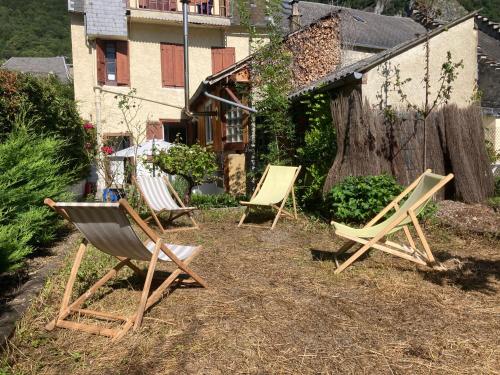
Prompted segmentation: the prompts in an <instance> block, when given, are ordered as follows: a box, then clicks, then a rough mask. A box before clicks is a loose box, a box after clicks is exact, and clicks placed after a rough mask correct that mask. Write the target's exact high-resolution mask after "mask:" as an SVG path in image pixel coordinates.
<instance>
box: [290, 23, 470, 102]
mask: <svg viewBox="0 0 500 375" xmlns="http://www.w3.org/2000/svg"><path fill="white" fill-rule="evenodd" d="M372 37H373V35H372ZM379 37H383V34H379ZM426 38H427V37H426V35H424V34H421V35H417V36H415V37H413V38H411V39H409V40H407V41H403V42H402V43H399V44H397V45H395V46H393V47H391V48H387V49H385V50H384V51H382V52H379V53H375V54H371V55H369V56H368V57H365V58H363V59H358V60H357V61H356V62H354V63H352V64H349V65H344V64H340V65H339V66H338V67H337V69H335V70H333V71H332V72H330V73H329V74H327V75H325V76H324V77H322V78H321V79H318V80H315V81H312V82H310V83H308V84H306V85H304V86H302V87H300V88H298V89H297V90H296V91H295V92H293V93H292V94H291V95H290V98H291V99H292V100H297V99H299V98H300V97H301V96H303V95H304V94H307V93H310V92H318V91H328V92H330V93H331V94H333V95H335V94H336V93H337V94H338V93H340V92H342V91H343V90H351V89H352V88H356V89H358V90H360V91H361V93H362V95H363V97H364V99H366V100H368V102H369V103H371V104H373V105H374V104H376V103H378V101H379V100H380V94H381V90H382V88H383V87H384V83H385V82H386V81H387V75H386V74H384V69H383V68H384V67H392V69H394V68H395V67H398V69H399V70H400V75H401V76H400V78H401V80H407V79H410V81H408V82H407V83H406V84H405V85H404V93H405V95H406V96H407V99H408V101H409V102H411V103H413V104H415V105H418V106H421V105H422V104H423V98H424V96H425V87H424V85H423V84H422V80H423V77H424V68H425V49H424V48H423V45H424V43H425V41H426ZM429 38H430V41H429V43H430V48H429V50H430V79H431V93H434V92H432V90H435V89H436V87H437V82H438V79H439V74H440V70H441V65H442V64H443V63H444V62H445V61H446V55H447V52H448V51H449V52H450V53H451V55H452V60H453V61H456V62H458V61H462V62H463V69H461V70H460V72H459V75H458V77H457V79H456V81H455V82H454V85H453V92H452V94H451V99H450V102H452V103H455V104H457V105H459V106H466V105H468V104H470V103H471V100H472V96H473V94H474V89H475V86H476V82H477V60H476V55H475V51H476V48H477V31H476V30H475V27H474V15H473V14H471V15H468V16H465V17H462V18H460V19H457V20H455V21H453V22H451V23H449V24H447V25H446V26H441V27H438V28H436V29H434V30H432V31H431V32H430V33H429ZM392 74H394V73H392ZM385 101H386V104H388V105H392V106H398V105H401V103H400V102H401V98H400V95H399V94H397V93H396V92H394V91H391V92H388V93H387V98H385Z"/></svg>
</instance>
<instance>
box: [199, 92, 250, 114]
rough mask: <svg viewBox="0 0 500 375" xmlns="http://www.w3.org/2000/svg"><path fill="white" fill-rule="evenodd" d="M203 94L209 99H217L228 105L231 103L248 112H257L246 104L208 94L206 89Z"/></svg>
mask: <svg viewBox="0 0 500 375" xmlns="http://www.w3.org/2000/svg"><path fill="white" fill-rule="evenodd" d="M203 94H204V95H205V96H206V97H207V98H210V99H213V100H217V101H219V102H222V103H226V104H229V105H232V106H235V107H238V108H241V109H244V110H245V111H248V112H252V113H257V110H256V109H255V108H252V107H247V106H246V105H243V104H240V103H236V102H232V101H231V100H227V99H224V98H221V97H220V96H215V95H212V94H209V93H208V92H206V91H205V92H204V93H203Z"/></svg>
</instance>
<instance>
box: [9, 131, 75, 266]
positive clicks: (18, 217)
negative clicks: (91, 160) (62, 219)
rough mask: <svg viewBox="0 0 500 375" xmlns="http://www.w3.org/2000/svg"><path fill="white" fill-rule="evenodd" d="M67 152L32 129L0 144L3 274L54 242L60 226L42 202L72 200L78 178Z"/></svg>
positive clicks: (61, 142)
mask: <svg viewBox="0 0 500 375" xmlns="http://www.w3.org/2000/svg"><path fill="white" fill-rule="evenodd" d="M63 148H64V142H63V141H61V140H59V139H56V138H54V137H46V138H39V137H37V136H35V135H34V134H32V133H30V132H29V131H28V130H27V129H18V130H16V131H14V132H12V133H11V134H10V135H9V136H8V137H7V138H6V140H5V141H4V142H3V143H2V144H0V272H4V271H8V270H13V269H16V268H17V267H19V266H20V265H21V264H22V261H23V259H24V258H25V257H26V256H27V255H28V254H29V253H31V252H32V251H33V249H34V248H35V247H38V246H44V245H46V244H48V243H49V242H50V241H52V240H53V239H54V236H55V234H56V230H57V228H58V220H57V218H56V215H55V214H54V213H52V212H51V211H50V210H49V209H48V208H47V207H44V206H43V199H44V198H45V197H52V198H54V199H68V198H69V197H68V193H66V191H67V186H68V185H69V184H70V183H71V182H72V181H73V180H74V175H72V174H71V173H69V172H67V171H65V170H66V168H67V161H66V160H65V159H64V158H63V157H61V155H63V154H62V150H63Z"/></svg>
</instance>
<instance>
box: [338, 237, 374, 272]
mask: <svg viewBox="0 0 500 375" xmlns="http://www.w3.org/2000/svg"><path fill="white" fill-rule="evenodd" d="M371 246H372V244H371V243H367V244H366V245H364V246H362V247H361V248H360V249H359V250H358V251H356V252H355V253H354V254H353V255H351V257H350V258H349V259H347V260H346V261H345V262H344V263H342V264H341V265H340V267H339V268H337V269H336V270H335V273H336V274H339V273H341V272H342V271H343V270H345V269H346V268H347V267H349V266H350V265H351V264H352V263H353V262H354V261H355V260H356V259H358V258H359V257H360V256H361V255H363V254H364V253H365V252H366V251H368V249H370V247H371Z"/></svg>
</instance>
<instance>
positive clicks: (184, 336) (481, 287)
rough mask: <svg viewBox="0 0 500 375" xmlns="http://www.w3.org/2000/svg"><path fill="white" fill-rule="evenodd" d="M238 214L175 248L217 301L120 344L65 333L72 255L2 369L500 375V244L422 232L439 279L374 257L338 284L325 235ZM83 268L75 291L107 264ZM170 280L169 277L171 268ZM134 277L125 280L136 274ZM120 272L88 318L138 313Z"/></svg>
mask: <svg viewBox="0 0 500 375" xmlns="http://www.w3.org/2000/svg"><path fill="white" fill-rule="evenodd" d="M239 214H240V211H239V210H212V211H203V212H202V213H200V220H201V224H202V229H201V230H200V231H188V232H180V233H177V234H174V235H170V236H169V237H168V240H169V241H172V242H178V243H186V244H201V245H203V246H204V251H203V252H202V253H201V254H200V255H199V256H198V257H197V258H196V259H195V261H194V262H193V264H192V268H193V269H194V270H195V271H197V272H198V273H199V274H201V275H202V276H203V277H204V278H205V279H206V280H207V282H208V284H209V288H208V289H203V288H198V287H193V286H184V287H177V288H175V289H174V290H172V291H171V293H170V294H169V295H168V296H165V297H164V298H163V299H162V300H161V301H160V302H159V303H158V304H157V305H156V306H154V307H153V308H152V309H151V310H149V311H148V312H147V313H146V316H145V319H144V323H143V326H142V328H141V329H140V330H138V331H131V333H129V334H128V335H127V336H125V338H124V339H123V340H122V341H120V342H118V343H111V341H110V340H109V339H108V338H105V337H99V336H91V335H88V334H85V333H80V332H74V331H68V330H63V329H56V330H55V331H52V332H47V331H45V330H44V328H43V327H44V325H45V324H46V323H47V322H48V321H49V320H50V319H52V318H53V317H54V316H55V313H56V311H57V309H58V304H59V301H60V300H61V298H62V293H63V289H64V283H65V281H66V279H67V276H68V274H69V270H70V267H71V262H72V261H73V258H74V254H75V252H76V243H75V242H74V238H73V241H72V242H68V246H71V247H72V248H73V251H72V252H71V255H70V256H69V257H68V259H67V262H66V266H65V267H64V269H63V270H62V271H61V272H59V273H58V274H56V275H54V276H53V277H52V278H51V279H49V281H48V282H47V285H46V287H45V289H44V290H43V292H42V293H41V294H40V296H39V297H38V298H37V299H36V301H35V302H34V303H33V306H32V307H31V309H30V310H29V311H28V313H27V314H26V315H25V316H24V318H23V319H22V320H21V321H20V322H19V325H18V329H17V331H16V334H15V335H14V337H13V338H12V340H11V341H10V343H9V346H8V348H7V351H6V352H5V353H4V355H3V359H2V362H0V373H2V369H3V371H4V372H7V373H16V374H17V373H20V374H70V373H71V374H104V373H105V374H166V373H172V374H239V373H250V374H268V373H273V374H275V373H278V374H312V373H314V374H316V373H325V374H328V373H387V374H401V373H407V374H410V373H411V374H420V373H422V374H423V373H425V374H430V373H432V374H438V373H446V374H450V373H451V374H453V373H457V374H458V373H460V374H481V373H484V374H492V373H499V372H500V337H499V335H498V332H500V308H499V306H500V294H499V287H500V254H499V242H498V237H495V236H488V237H485V236H480V235H477V234H470V233H464V232H463V231H461V232H456V231H454V230H453V229H450V228H448V227H443V226H442V225H440V224H437V223H434V224H430V223H429V224H427V225H426V228H425V230H426V233H427V234H428V238H429V240H430V242H431V245H433V249H434V254H435V255H436V257H437V259H439V260H440V261H442V262H443V263H444V265H445V266H446V267H447V270H446V271H436V270H431V269H429V268H425V267H420V266H416V265H414V264H411V263H409V262H405V261H403V260H400V259H399V258H395V257H391V256H389V255H385V254H381V253H380V252H372V253H371V254H370V255H368V256H367V257H365V258H364V259H362V260H361V261H358V262H356V263H355V264H354V266H353V267H351V268H348V269H347V270H346V271H345V272H344V273H342V274H341V275H334V274H333V272H334V270H335V263H334V262H333V261H332V257H331V252H332V251H334V250H336V249H338V247H339V244H340V242H339V241H338V240H335V241H332V238H333V236H332V232H331V229H330V228H328V227H327V226H326V225H324V224H321V223H318V222H314V221H311V220H306V219H305V218H301V219H300V220H299V221H298V222H294V221H290V220H283V221H280V222H279V223H278V225H277V227H276V230H275V231H273V232H271V231H269V230H261V229H257V228H241V229H239V228H237V227H236V223H237V219H238V217H239ZM90 254H91V255H89V256H88V257H87V258H86V262H85V263H84V266H83V268H82V269H81V271H80V273H79V276H80V277H79V282H78V285H77V289H78V290H80V291H82V290H84V289H85V287H86V286H88V285H89V284H90V282H92V281H93V280H96V279H97V278H98V276H99V275H100V274H102V270H103V269H104V267H105V266H106V265H108V264H110V263H111V262H110V259H109V258H107V257H106V256H104V255H101V253H99V252H97V251H95V250H94V251H93V252H91V253H90ZM162 267H164V269H168V266H162ZM127 272H128V271H127ZM127 272H124V273H123V274H122V278H118V279H116V281H115V282H113V283H111V284H110V285H109V287H107V289H103V291H102V293H100V294H99V295H98V296H96V298H94V300H93V306H94V307H97V308H96V309H98V308H107V310H110V311H113V312H116V313H127V312H131V311H132V309H133V308H134V306H135V305H134V304H135V303H136V302H137V301H138V299H139V297H140V282H139V280H138V279H136V278H135V277H134V276H133V275H132V274H131V273H127Z"/></svg>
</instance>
